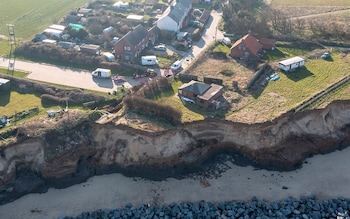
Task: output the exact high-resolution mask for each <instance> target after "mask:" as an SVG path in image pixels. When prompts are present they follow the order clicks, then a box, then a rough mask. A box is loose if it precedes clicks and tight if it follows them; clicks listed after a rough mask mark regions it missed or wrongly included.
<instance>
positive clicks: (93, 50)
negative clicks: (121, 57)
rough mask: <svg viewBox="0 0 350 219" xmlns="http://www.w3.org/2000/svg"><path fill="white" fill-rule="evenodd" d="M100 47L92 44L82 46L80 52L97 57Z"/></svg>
mask: <svg viewBox="0 0 350 219" xmlns="http://www.w3.org/2000/svg"><path fill="white" fill-rule="evenodd" d="M100 51H101V47H100V46H99V45H94V44H83V45H81V46H80V52H82V53H85V54H88V55H99V54H100Z"/></svg>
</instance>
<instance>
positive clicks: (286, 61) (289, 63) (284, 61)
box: [279, 56, 305, 66]
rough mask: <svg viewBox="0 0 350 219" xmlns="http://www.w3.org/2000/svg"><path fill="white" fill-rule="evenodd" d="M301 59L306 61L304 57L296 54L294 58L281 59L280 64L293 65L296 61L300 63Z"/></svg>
mask: <svg viewBox="0 0 350 219" xmlns="http://www.w3.org/2000/svg"><path fill="white" fill-rule="evenodd" d="M301 61H305V59H303V58H301V57H299V56H295V57H293V58H290V59H286V60H283V61H280V62H279V64H282V65H284V66H288V65H292V64H294V63H298V62H301Z"/></svg>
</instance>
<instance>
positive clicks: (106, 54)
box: [103, 52, 115, 62]
mask: <svg viewBox="0 0 350 219" xmlns="http://www.w3.org/2000/svg"><path fill="white" fill-rule="evenodd" d="M103 56H104V57H105V58H106V60H107V61H108V62H114V61H115V56H114V55H113V54H112V53H110V52H104V53H103Z"/></svg>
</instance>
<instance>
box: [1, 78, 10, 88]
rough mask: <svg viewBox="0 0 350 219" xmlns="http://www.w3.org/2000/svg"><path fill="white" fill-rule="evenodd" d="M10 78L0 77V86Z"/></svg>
mask: <svg viewBox="0 0 350 219" xmlns="http://www.w3.org/2000/svg"><path fill="white" fill-rule="evenodd" d="M9 81H10V80H8V79H5V78H0V86H1V85H3V84H7V83H8V82H9Z"/></svg>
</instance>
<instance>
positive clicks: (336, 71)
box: [227, 48, 350, 122]
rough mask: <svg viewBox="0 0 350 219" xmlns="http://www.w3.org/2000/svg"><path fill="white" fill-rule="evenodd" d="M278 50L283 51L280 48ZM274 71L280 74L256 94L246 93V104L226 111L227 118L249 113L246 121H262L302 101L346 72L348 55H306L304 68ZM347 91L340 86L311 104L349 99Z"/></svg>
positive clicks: (348, 72)
mask: <svg viewBox="0 0 350 219" xmlns="http://www.w3.org/2000/svg"><path fill="white" fill-rule="evenodd" d="M281 50H282V51H283V48H282V49H281ZM282 54H283V53H282ZM290 55H297V54H290ZM277 73H279V75H280V79H279V80H277V81H269V82H268V84H267V86H266V87H265V88H264V89H263V91H262V92H261V93H260V94H259V95H256V96H254V95H253V96H248V97H246V98H248V99H249V101H247V102H248V104H246V105H245V106H244V107H242V108H241V109H240V110H237V111H235V112H230V113H229V114H228V115H227V118H228V119H230V120H238V121H242V119H241V118H249V117H250V118H251V121H250V122H256V121H266V120H270V119H273V118H275V117H277V116H279V115H280V114H281V113H284V112H287V111H289V110H290V109H293V108H295V107H297V106H299V105H300V104H301V103H302V102H304V101H306V100H308V99H309V98H311V97H312V96H314V95H316V94H318V93H319V92H321V91H322V90H324V89H326V88H327V87H329V86H331V85H332V84H334V83H336V82H338V81H340V80H341V79H342V78H344V77H346V76H348V75H349V74H350V56H349V55H344V54H342V53H337V52H334V53H332V60H329V61H326V60H323V59H308V60H307V62H306V64H305V68H301V69H298V70H296V71H294V72H290V73H283V72H280V71H277ZM348 91H349V88H348V87H347V86H343V87H342V88H339V89H338V91H337V93H336V94H337V95H336V96H333V93H332V94H330V95H329V96H328V97H327V100H324V101H323V102H319V103H318V104H316V105H314V106H313V107H312V108H317V106H320V105H321V104H323V103H325V102H327V103H329V102H330V101H332V100H335V99H350V93H349V92H348ZM323 105H324V104H323ZM256 109H259V111H257V110H256ZM257 118H259V119H257Z"/></svg>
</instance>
